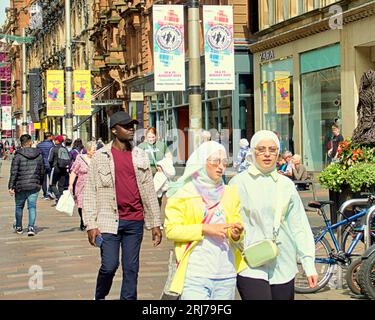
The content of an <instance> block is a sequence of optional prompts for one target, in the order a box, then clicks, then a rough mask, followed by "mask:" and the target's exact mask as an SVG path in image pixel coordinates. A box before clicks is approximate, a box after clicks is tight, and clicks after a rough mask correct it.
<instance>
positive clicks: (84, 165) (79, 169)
mask: <svg viewBox="0 0 375 320" xmlns="http://www.w3.org/2000/svg"><path fill="white" fill-rule="evenodd" d="M83 157H84V156H83V155H78V156H77V158H76V160H75V161H74V163H73V166H72V168H71V172H74V173H75V174H76V175H77V180H76V185H75V189H74V194H75V197H74V198H75V201H76V206H77V207H78V208H82V205H83V189H84V187H85V181H86V176H87V172H88V162H87V160H86V159H84V158H83Z"/></svg>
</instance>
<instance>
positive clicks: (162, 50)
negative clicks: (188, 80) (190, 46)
mask: <svg viewBox="0 0 375 320" xmlns="http://www.w3.org/2000/svg"><path fill="white" fill-rule="evenodd" d="M152 13H153V26H154V34H153V40H154V84H155V91H185V47H184V7H183V6H182V5H154V6H153V11H152Z"/></svg>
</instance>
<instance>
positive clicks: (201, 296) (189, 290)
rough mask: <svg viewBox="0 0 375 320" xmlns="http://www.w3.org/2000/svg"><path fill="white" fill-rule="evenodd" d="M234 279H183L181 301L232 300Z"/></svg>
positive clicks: (234, 287) (234, 292)
mask: <svg viewBox="0 0 375 320" xmlns="http://www.w3.org/2000/svg"><path fill="white" fill-rule="evenodd" d="M235 294H236V278H226V279H208V278H200V277H194V278H193V277H189V276H187V277H186V278H185V282H184V289H183V291H182V294H181V300H234V298H235Z"/></svg>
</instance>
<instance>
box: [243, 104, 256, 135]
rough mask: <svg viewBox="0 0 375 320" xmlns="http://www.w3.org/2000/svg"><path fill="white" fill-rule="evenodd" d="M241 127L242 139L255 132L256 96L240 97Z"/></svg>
mask: <svg viewBox="0 0 375 320" xmlns="http://www.w3.org/2000/svg"><path fill="white" fill-rule="evenodd" d="M240 129H241V139H242V138H246V139H248V140H249V139H250V138H251V137H252V136H253V134H254V97H240ZM249 141H250V140H249Z"/></svg>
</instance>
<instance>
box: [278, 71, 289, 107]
mask: <svg viewBox="0 0 375 320" xmlns="http://www.w3.org/2000/svg"><path fill="white" fill-rule="evenodd" d="M275 83H276V113H277V114H289V113H290V79H289V78H286V79H279V80H276V81H275Z"/></svg>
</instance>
